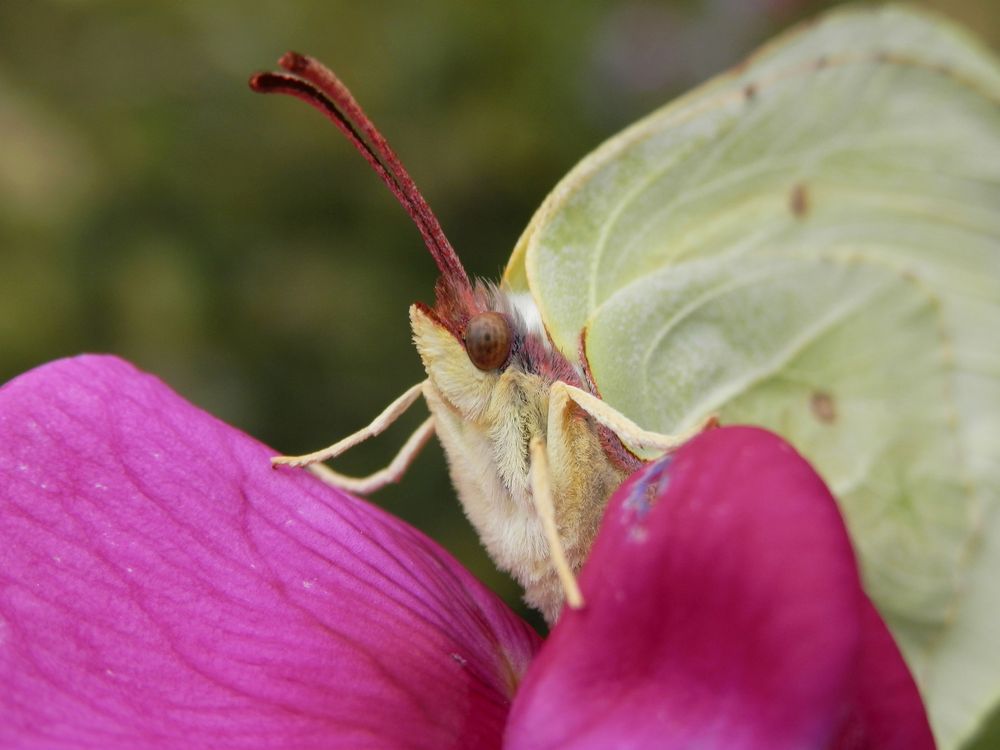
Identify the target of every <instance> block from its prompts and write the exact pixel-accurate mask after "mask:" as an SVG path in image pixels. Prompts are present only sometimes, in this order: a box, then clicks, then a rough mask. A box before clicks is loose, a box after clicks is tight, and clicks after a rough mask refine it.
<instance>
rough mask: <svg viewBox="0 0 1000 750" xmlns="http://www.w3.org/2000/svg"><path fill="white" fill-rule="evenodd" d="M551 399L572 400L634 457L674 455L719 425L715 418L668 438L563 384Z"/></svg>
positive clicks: (559, 383) (556, 389) (557, 385)
mask: <svg viewBox="0 0 1000 750" xmlns="http://www.w3.org/2000/svg"><path fill="white" fill-rule="evenodd" d="M549 397H550V398H551V399H556V398H568V399H570V400H572V401H573V402H574V403H575V404H576V405H577V406H579V407H580V408H581V409H583V410H584V411H585V412H587V414H589V415H590V416H592V417H593V418H594V419H595V420H597V421H598V422H599V423H601V424H602V425H604V426H605V427H607V428H608V429H609V430H611V431H612V432H613V433H615V435H617V436H618V438H619V439H620V440H621V441H622V443H624V444H625V447H626V448H628V449H629V450H630V451H632V452H633V453H639V454H642V453H667V452H669V451H672V450H674V449H675V448H678V447H680V446H681V445H683V444H684V443H686V442H687V441H688V440H690V439H691V438H693V437H694V436H695V435H697V434H699V433H700V432H702V431H703V430H705V429H707V428H709V427H712V426H714V425H715V424H717V422H718V420H717V419H716V418H715V417H714V416H713V417H709V418H707V419H706V420H704V421H703V422H702V423H701V424H699V425H698V426H696V427H694V428H692V429H689V430H685V431H684V432H680V433H678V434H676V435H664V434H662V433H659V432H651V431H649V430H644V429H642V428H641V427H640V426H639V425H637V424H636V423H635V422H633V421H632V420H631V419H629V418H628V417H626V416H625V415H624V414H622V413H621V412H619V411H617V410H616V409H614V408H612V407H611V406H608V404H607V403H605V402H604V401H601V399H599V398H597V396H594V395H592V394H590V393H587V392H586V391H583V390H580V389H579V388H577V387H575V386H572V385H569V384H568V383H564V382H562V381H557V382H555V383H553V384H552V390H551V392H550V396H549Z"/></svg>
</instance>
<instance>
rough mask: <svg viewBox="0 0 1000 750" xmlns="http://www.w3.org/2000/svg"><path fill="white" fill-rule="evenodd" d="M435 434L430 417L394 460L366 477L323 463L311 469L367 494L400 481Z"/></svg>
mask: <svg viewBox="0 0 1000 750" xmlns="http://www.w3.org/2000/svg"><path fill="white" fill-rule="evenodd" d="M433 434H434V417H428V418H427V419H426V420H425V421H424V423H423V424H421V425H420V426H419V427H418V428H417V429H416V431H415V432H414V433H413V434H412V435H410V437H409V438H407V440H406V442H405V443H404V444H403V447H402V448H400V449H399V453H397V454H396V457H395V458H393V459H392V462H391V463H390V464H389V465H388V466H386V467H385V468H384V469H379V470H378V471H376V472H375V473H374V474H369V475H368V476H366V477H349V476H346V475H345V474H339V473H338V472H336V471H333V470H332V469H330V468H328V467H326V466H324V465H323V464H311V465H310V466H309V471H311V472H312V473H313V474H315V475H316V476H318V477H319V478H320V479H322V480H323V481H324V482H326V483H327V484H329V485H332V486H333V487H338V488H340V489H342V490H347V491H348V492H353V493H355V494H358V495H367V494H369V493H372V492H375V491H376V490H380V489H382V488H383V487H385V486H386V485H387V484H392V483H393V482H398V481H399V480H400V478H401V477H402V476H403V474H405V473H406V470H407V469H408V468H410V464H412V463H413V459H414V458H416V457H417V454H418V453H420V450H421V449H422V448H423V447H424V446H425V445H427V441H428V440H430V438H431V435H433Z"/></svg>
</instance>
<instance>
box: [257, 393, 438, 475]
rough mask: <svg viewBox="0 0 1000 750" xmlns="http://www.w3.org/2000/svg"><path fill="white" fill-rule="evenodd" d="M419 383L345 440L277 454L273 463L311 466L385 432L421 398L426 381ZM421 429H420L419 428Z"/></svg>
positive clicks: (276, 464) (272, 460)
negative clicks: (303, 451)
mask: <svg viewBox="0 0 1000 750" xmlns="http://www.w3.org/2000/svg"><path fill="white" fill-rule="evenodd" d="M425 382H427V381H423V382H421V383H417V384H416V385H415V386H413V387H412V388H410V389H408V390H407V391H406V393H404V394H403V395H402V396H400V397H399V398H397V399H396V400H395V401H393V402H392V403H391V404H389V405H388V406H387V407H386V408H385V411H383V412H382V413H381V414H379V415H378V416H377V417H375V419H374V420H372V423H371V424H370V425H368V426H367V427H362V428H361V429H360V430H358V431H357V432H355V433H354V434H352V435H348V436H347V437H345V438H344V439H343V440H338V441H337V442H336V443H334V444H333V445H331V446H329V447H327V448H323V449H322V450H318V451H316V452H314V453H307V454H305V455H304V456H275V457H274V458H272V459H271V463H272V464H273V465H275V466H278V465H281V466H296V467H303V466H310V465H312V464H318V463H320V462H322V461H328V460H329V459H331V458H336V457H337V456H339V455H340V454H341V453H343V452H344V451H346V450H348V449H349V448H353V447H354V446H355V445H357V444H358V443H363V442H364V441H365V440H367V439H368V438H371V437H375V436H376V435H378V434H380V433H382V432H385V430H386V428H388V427H389V425H391V424H392V423H393V422H395V421H396V420H397V419H399V417H400V415H401V414H402V413H403V412H405V411H406V410H407V409H409V408H410V406H412V405H413V402H414V401H416V400H417V399H418V398H420V395H421V394H422V393H423V389H424V383H425ZM418 431H419V430H418Z"/></svg>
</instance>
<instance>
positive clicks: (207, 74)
mask: <svg viewBox="0 0 1000 750" xmlns="http://www.w3.org/2000/svg"><path fill="white" fill-rule="evenodd" d="M828 5H830V4H829V3H821V2H797V1H796V0H705V1H704V2H695V1H694V0H690V1H688V2H672V3H668V2H659V3H658V2H652V1H651V0H646V1H645V2H620V3H611V2H596V1H594V2H582V1H581V0H576V1H575V2H572V3H571V2H568V1H559V2H552V3H527V2H510V3H468V2H463V1H462V0H439V1H438V2H432V3H408V2H402V1H399V0H397V1H395V2H383V3H353V2H345V1H338V2H330V1H329V0H327V1H325V2H321V1H320V0H307V1H300V2H278V1H276V0H270V1H269V2H261V3H254V4H250V5H248V4H245V3H236V2H233V1H232V0H228V1H223V2H214V3H194V2H178V3H167V2H155V1H151V2H144V3H134V2H126V1H125V0H117V1H115V0H107V1H106V2H90V3H84V2H74V1H73V0H61V1H56V0H48V1H43V0H40V1H39V2H34V3H13V2H8V3H3V4H0V132H2V134H3V137H2V138H0V259H2V273H0V382H2V381H5V380H7V379H8V378H10V377H12V376H14V375H15V374H17V373H19V372H22V371H24V370H26V369H29V368H31V367H33V366H35V365H37V364H40V363H41V362H44V361H46V360H50V359H53V358H58V357H62V356H66V355H71V354H75V353H78V352H82V351H104V352H113V353H115V354H117V355H120V356H122V357H125V358H126V359H129V360H131V361H132V362H134V363H136V364H137V365H138V366H139V367H141V368H143V369H146V370H148V371H151V372H153V373H156V374H157V375H159V376H160V377H161V378H162V379H163V380H165V381H166V382H167V383H169V384H170V385H171V386H172V387H173V388H175V389H176V390H177V391H179V392H180V393H181V394H183V395H184V396H186V397H187V398H188V399H190V400H191V401H193V402H195V403H197V404H199V405H200V406H202V407H204V408H205V409H207V410H209V411H211V412H213V413H214V414H216V415H218V416H219V417H221V418H223V419H225V420H226V421H228V422H230V423H232V424H234V425H236V426H238V427H240V428H242V429H243V430H245V431H247V432H249V433H250V434H252V435H255V436H256V437H258V438H259V439H261V440H263V441H264V442H266V443H268V444H270V445H273V446H275V447H277V448H279V449H280V450H282V451H287V452H303V451H307V450H312V449H315V448H317V447H320V446H322V445H326V444H327V443H329V442H332V441H333V440H334V439H336V438H339V437H342V436H343V435H345V434H346V433H348V432H351V431H353V430H355V429H357V428H358V427H360V426H361V425H363V424H365V423H366V422H367V421H368V420H370V419H371V418H372V417H373V416H374V415H375V414H377V413H378V412H379V411H380V410H381V409H382V407H383V406H384V405H385V404H387V403H388V402H389V401H391V400H392V399H393V398H395V396H397V395H398V394H399V393H401V392H402V391H403V390H404V389H405V388H406V387H408V386H409V385H411V384H413V383H415V382H417V381H418V380H420V379H421V378H422V377H423V373H422V370H421V368H420V363H419V360H418V357H417V355H416V353H415V351H414V350H413V348H412V346H411V345H410V343H409V337H410V333H409V326H408V323H407V315H406V310H407V307H408V305H409V304H410V303H411V302H412V301H414V300H425V301H430V298H431V288H432V284H433V281H434V266H433V264H432V263H431V262H430V259H429V258H428V257H427V256H426V253H425V251H424V250H423V247H422V244H421V241H420V238H419V235H418V234H417V232H416V231H415V230H414V229H413V227H412V226H411V225H410V223H409V220H408V219H407V217H406V215H405V213H404V212H403V211H402V210H401V209H400V208H399V207H398V206H396V205H395V204H394V202H393V199H392V198H391V196H390V195H389V193H388V192H387V191H386V190H385V188H383V187H382V186H381V185H380V184H379V182H378V180H377V179H376V178H375V176H374V175H372V174H370V173H369V170H368V167H367V166H366V165H365V164H364V162H363V160H362V159H361V158H360V157H359V156H358V155H357V154H355V153H354V151H353V150H352V149H351V148H350V147H349V146H348V145H347V144H346V142H344V140H343V139H342V138H341V137H340V136H339V135H338V134H337V133H336V132H335V131H334V130H333V128H331V127H330V126H329V125H327V124H326V123H325V122H324V121H322V119H321V118H320V117H318V116H317V115H316V114H315V113H313V112H311V111H309V110H307V108H306V107H305V106H304V105H301V104H299V103H296V102H292V101H290V100H287V99H281V98H263V97H259V96H254V95H252V94H251V93H250V92H249V91H248V89H247V87H246V79H247V77H248V75H249V74H250V73H251V72H253V71H254V70H256V69H261V68H268V67H271V66H272V65H273V62H274V61H275V60H276V59H277V57H278V56H279V55H280V54H281V53H282V52H284V51H285V50H286V49H296V50H299V51H303V52H308V53H310V54H313V55H315V56H316V57H318V58H320V59H321V60H323V61H325V62H326V63H327V64H329V65H330V66H331V67H332V68H333V69H334V70H336V71H337V72H338V73H339V74H340V75H341V77H342V78H343V79H344V80H345V81H346V82H347V83H348V85H350V86H351V87H352V89H353V91H354V93H355V95H356V96H357V97H358V99H359V100H360V101H361V102H362V103H363V105H364V106H365V108H366V109H367V110H368V112H369V114H370V115H372V117H373V119H374V120H375V121H376V122H377V123H378V125H379V127H380V128H381V129H382V130H383V132H384V133H385V134H386V135H387V136H388V137H389V139H390V141H391V142H392V143H393V144H394V147H395V148H396V150H397V152H398V153H399V154H400V155H401V157H402V158H403V160H404V162H405V163H406V164H407V166H408V168H409V169H410V171H411V173H412V174H413V176H414V178H415V179H416V181H417V183H418V184H419V185H420V186H421V189H422V190H423V192H424V194H425V195H426V197H427V198H428V200H429V201H430V203H431V205H433V206H434V207H435V210H436V211H437V213H438V216H439V218H440V219H441V222H442V224H443V226H444V228H445V230H446V231H447V232H448V234H449V236H450V238H451V240H452V242H453V244H454V245H455V247H456V249H457V250H458V252H459V254H460V255H461V256H462V258H463V260H464V262H465V263H466V266H467V268H468V269H469V271H470V273H472V274H475V275H480V276H486V277H496V276H497V275H498V273H499V271H500V269H501V268H502V267H503V264H504V262H505V260H506V258H507V255H508V253H509V250H510V248H512V247H513V244H514V241H515V240H516V239H517V237H518V235H519V233H520V231H521V229H522V228H523V227H524V226H525V224H526V223H527V221H528V219H529V218H530V216H531V214H532V212H533V210H534V209H535V207H537V206H538V204H539V203H540V202H541V200H542V198H543V197H544V196H545V194H546V193H547V192H548V190H549V189H550V188H551V187H552V186H553V185H554V184H555V182H556V181H557V180H558V179H559V178H560V177H561V176H562V175H563V174H564V173H565V172H566V171H567V170H568V169H569V168H570V167H571V166H572V165H573V164H575V163H576V162H577V161H578V160H579V159H580V158H581V157H582V156H583V155H584V154H586V153H587V152H588V151H590V150H591V149H592V148H594V147H595V146H596V145H597V144H598V143H600V142H601V141H602V140H603V139H604V138H606V137H608V136H610V135H612V134H613V133H614V132H616V131H617V130H619V129H621V128H622V127H624V126H625V125H627V124H629V123H630V122H632V121H633V120H635V119H636V118H638V117H639V116H641V115H642V114H644V113H646V112H648V111H649V110H651V109H653V108H654V107H656V106H658V105H660V104H662V103H665V102H666V101H668V100H669V99H670V98H672V97H673V96H675V95H676V94H678V93H680V92H682V91H684V90H686V89H688V88H690V87H692V86H694V85H696V84H697V83H699V82H700V81H702V80H704V79H706V78H707V77H709V76H710V75H712V74H714V73H716V72H719V71H721V70H723V69H724V68H726V67H728V66H729V65H732V64H735V63H737V62H739V60H740V59H741V58H742V57H743V56H744V55H745V54H746V53H747V52H748V51H750V50H751V49H752V48H753V47H754V46H756V45H757V44H759V43H760V42H761V41H763V40H764V39H766V38H768V37H770V36H772V35H773V34H774V33H775V32H776V31H778V30H780V29H781V28H784V27H786V26H787V25H789V24H791V23H793V22H794V21H796V20H798V19H800V18H802V17H804V16H807V15H811V14H812V13H814V12H816V11H817V10H820V9H822V8H824V7H827V6H828ZM932 5H935V4H934V3H932ZM936 5H938V6H940V10H942V12H945V13H947V14H948V15H950V16H951V17H953V18H955V19H957V20H960V21H962V22H964V23H966V24H968V25H969V26H971V27H972V28H975V29H976V30H977V31H978V33H979V34H981V35H983V36H984V37H985V38H986V39H987V40H988V41H990V42H991V43H993V44H994V45H997V44H998V43H1000V18H998V16H1000V13H998V12H997V9H996V5H995V2H994V0H970V1H966V2H961V1H959V0H956V1H955V2H946V1H945V0H941V2H939V3H936ZM413 411H414V413H413V414H410V415H407V418H406V419H404V420H403V421H402V423H401V424H400V425H399V426H398V427H396V428H393V429H392V430H391V431H390V432H389V433H387V434H386V435H385V436H384V437H382V438H380V439H377V440H374V441H371V442H369V443H367V444H365V445H362V446H360V447H358V448H357V449H355V450H354V451H352V453H351V454H350V455H348V456H345V457H344V458H343V459H342V460H341V461H340V462H339V463H338V464H337V466H338V468H341V469H343V470H346V471H353V472H367V471H370V470H373V469H374V468H377V467H378V466H381V465H382V464H384V463H385V462H386V461H387V460H388V459H389V458H390V457H391V456H392V455H393V454H394V452H395V450H396V449H397V448H398V446H399V445H400V444H401V443H402V441H403V440H404V439H405V437H406V435H407V434H408V430H411V429H413V428H414V427H415V426H416V425H417V424H418V423H419V421H420V420H421V419H423V414H424V412H423V409H422V407H421V408H416V409H414V410H413ZM374 499H375V501H376V502H378V503H379V504H381V505H383V506H385V507H387V508H388V509H389V510H391V511H392V512H394V513H397V514H399V515H401V516H403V517H405V518H407V519H408V520H410V521H411V522H413V523H415V524H416V525H417V526H419V527H420V528H422V529H423V530H424V531H426V532H427V533H428V534H430V535H431V536H433V537H435V538H436V539H438V540H439V541H441V542H442V543H443V544H444V545H445V546H447V547H448V548H449V549H451V550H452V552H453V553H454V554H455V555H456V556H458V557H459V558H460V559H461V560H462V561H463V562H464V563H466V564H467V565H468V566H469V567H470V568H472V569H473V570H474V571H475V572H476V573H477V575H479V576H480V577H481V578H483V579H484V580H486V581H487V582H488V583H490V584H491V585H492V586H493V587H494V588H495V589H496V590H497V591H499V592H500V593H501V594H502V595H503V596H504V597H505V598H506V599H507V600H508V601H510V602H512V603H516V602H517V601H518V597H519V592H518V590H517V588H516V586H515V585H514V584H512V583H511V582H510V581H508V580H507V579H505V578H503V577H502V576H500V575H499V574H498V573H496V571H495V570H494V569H493V566H492V564H491V563H490V562H489V560H488V559H487V558H486V556H485V554H484V553H483V552H482V550H481V549H480V547H479V544H478V541H477V540H476V538H475V535H474V534H473V533H472V531H471V529H470V528H469V527H468V525H467V524H466V522H465V520H464V518H462V515H461V511H460V509H459V506H458V503H457V501H456V500H455V497H454V492H453V490H452V489H451V487H450V484H449V481H448V478H447V475H446V472H445V466H444V460H443V457H442V455H441V451H440V449H439V448H438V447H437V446H436V444H434V445H433V447H431V448H430V449H428V450H427V451H426V452H425V454H424V455H423V456H421V458H420V459H418V461H417V463H416V465H415V466H414V468H413V469H412V470H411V473H410V474H409V475H408V476H407V478H406V479H405V480H404V482H403V483H402V485H400V486H398V487H393V488H389V489H387V490H385V491H383V492H382V493H379V495H378V496H377V497H376V498H374ZM535 621H536V622H537V619H536V620H535Z"/></svg>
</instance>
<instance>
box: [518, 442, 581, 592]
mask: <svg viewBox="0 0 1000 750" xmlns="http://www.w3.org/2000/svg"><path fill="white" fill-rule="evenodd" d="M531 496H532V499H533V500H534V503H535V511H536V512H537V513H538V516H539V518H540V519H541V521H542V528H544V530H545V538H546V540H547V541H548V543H549V554H550V555H551V556H552V565H553V567H554V568H555V570H556V574H557V575H558V576H559V581H560V582H561V583H562V587H563V592H564V593H565V595H566V603H567V604H568V605H569V606H570V607H572V608H573V609H580V608H581V607H583V594H582V593H580V586H579V585H578V584H577V582H576V576H574V575H573V571H572V569H571V568H570V566H569V562H567V560H566V553H565V552H564V551H563V546H562V542H561V541H560V539H559V530H558V529H557V528H556V511H555V506H554V505H553V504H552V491H551V487H550V485H549V461H548V458H547V457H546V455H545V443H544V442H543V441H542V440H541V438H538V437H535V438H532V440H531Z"/></svg>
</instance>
